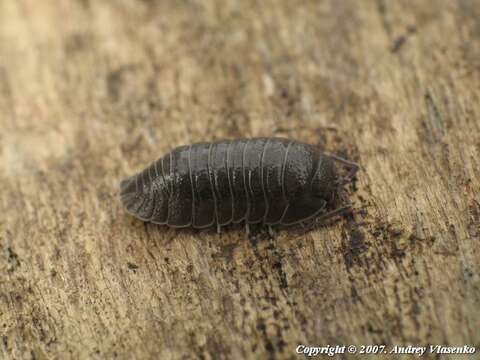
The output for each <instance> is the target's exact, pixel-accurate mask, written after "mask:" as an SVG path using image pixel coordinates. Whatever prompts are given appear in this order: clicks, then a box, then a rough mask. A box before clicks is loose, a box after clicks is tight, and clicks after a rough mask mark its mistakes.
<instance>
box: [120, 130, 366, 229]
mask: <svg viewBox="0 0 480 360" xmlns="http://www.w3.org/2000/svg"><path fill="white" fill-rule="evenodd" d="M336 162H339V163H341V164H342V165H344V166H346V167H347V168H349V169H350V171H349V173H348V175H346V176H344V177H340V176H339V175H338V173H337V168H336V166H335V163H336ZM358 168H359V166H358V165H357V164H356V163H354V162H350V161H348V160H345V159H343V158H340V157H338V156H335V155H329V154H325V153H321V152H320V151H318V149H317V148H315V147H314V146H312V145H309V144H305V143H301V142H298V141H295V140H291V139H286V138H250V139H237V140H223V141H217V142H211V143H195V144H191V145H184V146H179V147H177V148H175V149H174V150H172V151H171V152H170V153H168V154H166V155H165V156H163V157H162V158H160V159H158V160H157V161H155V162H153V163H152V164H151V165H150V166H149V167H147V168H146V169H144V170H143V171H141V172H140V173H138V174H136V175H134V176H132V177H129V178H126V179H124V180H122V181H121V183H120V197H121V201H122V204H123V205H124V206H125V208H126V209H127V211H128V212H129V213H130V214H132V215H133V216H135V217H137V218H139V219H141V220H143V221H148V222H152V223H155V224H163V225H168V226H170V227H176V228H181V227H190V226H191V227H193V228H199V229H200V228H206V227H212V226H216V227H217V231H218V232H220V230H221V227H222V226H225V225H228V224H231V223H240V222H244V223H245V229H246V232H247V235H249V225H250V224H262V225H264V226H267V227H268V230H269V233H270V235H271V236H273V232H272V227H273V226H276V225H282V226H288V225H294V224H299V223H302V222H304V221H307V220H310V219H313V218H315V219H316V220H317V221H321V220H326V219H328V218H331V217H333V216H335V215H338V214H341V213H343V212H345V211H347V210H349V209H350V208H351V204H350V203H349V202H348V200H347V197H346V194H345V191H344V185H345V184H346V183H348V182H349V181H350V180H351V179H352V178H353V177H354V175H355V173H356V172H357V170H358ZM337 197H339V198H340V199H341V200H342V202H343V205H340V206H338V207H336V208H334V206H335V204H336V202H337V201H336V200H337Z"/></svg>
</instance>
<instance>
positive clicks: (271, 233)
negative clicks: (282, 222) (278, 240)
mask: <svg viewBox="0 0 480 360" xmlns="http://www.w3.org/2000/svg"><path fill="white" fill-rule="evenodd" d="M267 229H268V235H270V237H271V238H272V239H273V238H274V235H275V234H274V233H273V228H272V226H271V225H267Z"/></svg>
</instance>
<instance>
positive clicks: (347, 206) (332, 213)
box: [315, 204, 352, 221]
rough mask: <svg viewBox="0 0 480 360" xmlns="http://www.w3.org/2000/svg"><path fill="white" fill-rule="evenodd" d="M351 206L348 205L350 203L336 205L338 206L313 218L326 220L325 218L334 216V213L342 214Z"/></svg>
mask: <svg viewBox="0 0 480 360" xmlns="http://www.w3.org/2000/svg"><path fill="white" fill-rule="evenodd" d="M351 208H352V205H350V204H348V205H344V206H341V207H338V208H336V209H334V210H332V211H328V212H326V213H325V214H322V215H320V216H318V217H317V218H316V219H315V220H316V221H323V220H327V219H330V218H331V217H334V216H335V215H339V214H343V213H344V212H346V211H348V210H350V209H351Z"/></svg>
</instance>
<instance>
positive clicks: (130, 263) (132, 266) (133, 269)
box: [127, 262, 138, 272]
mask: <svg viewBox="0 0 480 360" xmlns="http://www.w3.org/2000/svg"><path fill="white" fill-rule="evenodd" d="M127 267H128V269H129V270H132V271H133V272H136V270H137V269H138V265H137V264H134V263H132V262H127Z"/></svg>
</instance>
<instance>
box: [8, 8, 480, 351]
mask: <svg viewBox="0 0 480 360" xmlns="http://www.w3.org/2000/svg"><path fill="white" fill-rule="evenodd" d="M479 19H480V2H479V1H473V0H472V1H469V0H464V1H455V2H454V1H447V0H445V1H440V0H438V1H435V2H434V4H433V3H432V2H431V1H415V2H413V1H382V0H379V1H361V2H360V1H353V0H352V1H347V0H341V1H336V0H329V1H273V0H267V1H262V2H261V5H260V4H259V3H257V2H254V1H243V0H242V1H238V0H237V1H235V0H228V1H185V2H180V1H173V0H172V1H146V0H144V1H134V0H121V1H89V0H82V1H80V0H78V1H73V0H64V1H56V0H42V1H35V0H15V1H13V0H1V1H0V128H1V131H0V159H1V160H0V213H1V216H0V274H1V276H0V358H5V359H29V358H32V359H33V358H35V359H45V358H48V359H50V358H52V359H67V358H83V359H86V358H98V359H105V358H114V357H117V358H120V359H132V358H152V359H179V358H205V359H221V358H223V359H233V358H236V359H241V358H269V357H270V358H273V357H277V358H293V357H295V356H296V355H295V348H296V346H297V345H298V344H308V345H316V346H319V345H325V344H387V345H402V344H416V345H425V344H445V345H447V344H450V345H464V344H469V345H474V346H477V347H480V330H479V329H480V205H479V204H480V199H479V195H478V194H479V191H480V180H479V179H480V171H479V159H480V120H479V118H480V22H479ZM272 135H278V136H290V137H293V138H296V139H299V140H302V141H306V142H310V143H313V144H318V145H319V146H321V147H323V148H325V149H326V150H328V151H330V152H333V153H337V154H341V155H344V156H347V157H348V158H350V159H352V160H355V161H358V162H359V163H361V165H362V166H363V170H362V172H361V173H359V176H358V181H357V182H356V186H355V189H350V194H351V199H352V201H354V203H355V208H356V210H355V213H354V216H353V218H351V219H349V218H341V219H338V220H337V221H333V222H331V223H330V224H328V226H325V227H317V228H316V229H314V230H312V231H302V230H298V229H297V230H292V231H280V232H279V233H278V236H277V238H276V239H275V240H269V239H268V238H266V237H265V236H263V235H261V236H260V237H259V240H258V241H257V242H249V241H246V240H245V239H244V233H243V231H242V229H240V228H236V229H232V230H230V231H227V232H224V233H222V234H221V235H220V236H218V235H216V234H215V232H214V231H202V232H196V231H189V230H183V231H179V230H172V229H167V228H164V227H159V226H153V225H144V224H143V223H141V222H139V221H136V220H134V219H133V218H132V217H130V216H128V215H127V214H126V213H125V211H124V210H123V209H122V208H121V205H120V202H119V200H118V197H117V196H118V183H119V180H120V179H121V178H122V177H124V176H125V175H129V174H132V173H134V172H135V171H137V170H140V169H141V168H143V167H144V166H146V165H147V164H148V163H150V162H151V161H153V160H155V159H156V158H157V157H159V156H160V155H162V154H163V153H165V152H167V151H168V150H170V149H172V148H173V147H175V146H177V145H180V144H184V143H190V142H194V141H200V140H214V139H219V138H234V137H239V136H272ZM478 351H480V350H478ZM478 351H477V355H478ZM364 358H368V356H365V357H364ZM397 358H401V357H397Z"/></svg>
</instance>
